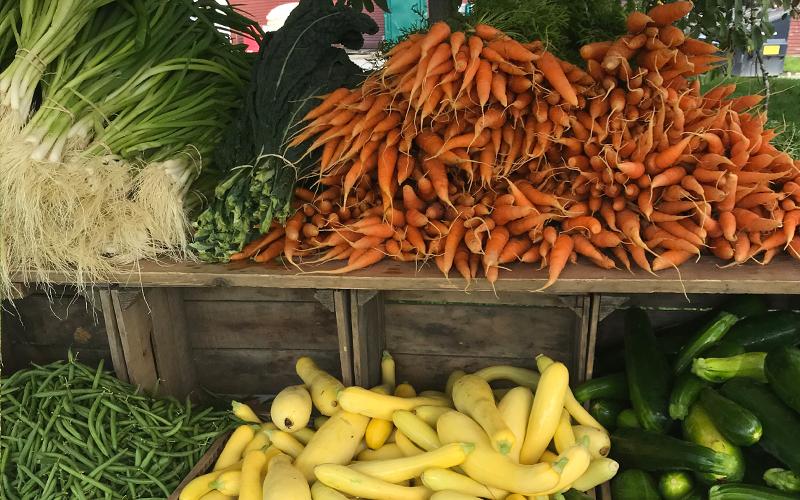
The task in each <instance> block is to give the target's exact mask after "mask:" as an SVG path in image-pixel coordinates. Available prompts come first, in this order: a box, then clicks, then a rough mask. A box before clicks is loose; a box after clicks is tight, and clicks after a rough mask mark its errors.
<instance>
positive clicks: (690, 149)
mask: <svg viewBox="0 0 800 500" xmlns="http://www.w3.org/2000/svg"><path fill="white" fill-rule="evenodd" d="M691 8H692V4H691V2H683V1H679V2H675V3H671V4H667V5H662V6H658V7H655V8H654V9H652V10H651V11H650V12H649V13H648V14H647V15H645V14H642V13H633V14H631V15H630V16H629V18H628V20H627V26H628V30H629V34H628V35H625V36H623V37H621V38H619V39H618V40H616V41H614V42H602V43H595V44H591V45H587V46H585V47H583V49H582V50H581V55H582V57H583V58H584V59H585V60H586V63H587V64H586V66H587V71H584V70H582V69H580V68H578V67H576V66H573V65H571V64H569V63H567V62H564V61H560V60H558V59H557V58H556V57H554V56H553V55H552V54H551V53H549V52H547V51H546V50H544V49H543V48H542V46H541V44H539V43H532V44H521V43H518V42H516V41H514V40H512V39H510V38H509V37H507V36H505V35H504V34H503V33H501V32H499V31H497V30H495V29H494V28H491V27H489V26H485V25H478V26H476V28H475V31H476V33H475V34H474V35H473V36H469V37H467V36H466V35H465V34H464V33H461V32H455V33H450V30H449V28H448V27H447V25H446V24H444V23H438V24H435V25H434V26H433V27H432V28H431V30H430V32H429V33H428V34H427V35H412V36H411V37H410V38H409V39H408V40H407V41H405V42H403V43H401V44H399V45H398V46H396V47H395V48H394V49H393V50H392V51H391V52H390V54H389V56H390V58H389V60H388V61H387V62H386V63H385V64H384V66H383V68H382V70H381V71H379V72H377V73H376V74H374V75H372V76H371V77H370V78H369V79H367V81H366V82H365V83H364V85H363V86H362V87H361V88H359V89H356V90H355V91H352V92H351V91H350V90H348V89H339V90H337V91H336V92H333V93H332V94H330V95H328V96H325V99H324V101H323V102H322V104H320V105H319V106H318V107H317V108H316V109H314V110H313V111H311V112H310V113H309V114H308V115H307V116H306V117H305V120H306V121H307V122H308V125H307V126H306V128H305V129H304V130H303V131H302V132H300V133H299V134H298V136H297V137H295V138H294V142H293V144H300V143H301V142H303V141H304V140H307V139H310V138H314V142H313V145H312V146H311V150H317V149H321V164H320V169H319V178H318V179H316V182H317V183H318V184H320V185H322V186H323V187H324V190H322V191H321V192H320V193H319V194H315V193H313V192H311V191H308V190H305V189H298V190H297V200H296V206H297V208H299V210H298V211H297V213H296V214H295V215H294V216H293V217H292V218H291V219H290V220H289V221H288V223H287V224H286V227H285V228H282V227H280V225H279V224H277V223H273V226H274V228H273V229H272V230H271V231H270V232H268V233H267V234H265V235H263V236H262V237H261V238H259V239H258V240H256V241H253V242H252V243H251V244H249V245H248V246H247V247H245V249H244V250H243V252H241V253H239V254H237V255H235V256H234V259H245V258H250V257H253V258H254V259H255V260H256V261H257V262H264V261H267V260H270V259H274V258H275V257H278V256H279V255H281V254H283V255H284V257H285V259H287V260H288V261H289V262H291V263H292V264H294V265H296V266H298V267H299V265H298V261H301V262H302V258H303V257H305V256H308V255H310V254H315V253H319V252H325V253H324V255H323V256H322V257H319V258H316V257H315V259H314V260H313V262H323V261H328V260H344V259H348V265H346V266H344V267H341V268H338V269H335V270H329V271H320V272H326V273H346V272H349V271H353V270H356V269H361V268H364V267H367V266H369V265H371V264H374V263H376V262H378V261H380V260H382V259H384V258H391V259H394V260H399V261H419V260H427V259H430V258H433V259H434V261H435V262H436V264H437V266H438V267H439V268H440V269H441V270H442V272H444V274H445V275H448V273H449V272H450V271H451V269H452V268H453V267H455V268H456V269H457V270H458V272H459V273H461V274H462V275H463V276H464V278H466V279H467V280H468V281H469V280H471V279H472V278H475V277H476V275H477V272H478V269H479V268H480V267H482V268H483V271H484V273H485V275H486V277H487V278H488V279H489V281H491V282H494V281H495V280H496V279H497V277H498V273H499V270H500V269H501V266H502V265H503V264H506V263H509V262H512V261H515V260H520V261H522V262H529V263H537V262H538V263H540V266H541V268H544V267H549V277H550V279H549V281H548V283H547V285H546V286H545V287H547V286H550V285H552V284H553V283H554V282H555V280H556V279H557V277H558V275H559V274H560V272H561V271H562V270H563V268H564V267H565V265H566V264H567V263H568V262H575V261H576V259H577V258H578V255H582V256H585V257H586V258H587V259H589V260H590V261H592V262H593V263H595V264H596V265H598V266H601V267H604V268H614V267H617V261H619V263H621V264H622V265H623V266H625V267H626V268H628V269H629V270H630V268H631V260H632V261H633V262H634V263H635V264H636V265H638V266H639V267H641V268H643V269H645V270H647V271H648V272H653V271H658V270H661V269H666V268H669V267H674V266H677V265H679V264H681V263H683V262H685V261H687V260H689V259H690V258H692V257H694V256H698V257H699V256H700V254H701V253H702V251H703V249H704V248H706V247H707V248H709V249H710V250H711V252H713V254H714V255H716V256H717V257H720V258H722V259H725V260H731V261H732V262H733V263H743V262H745V261H747V260H749V259H756V260H759V261H760V262H762V263H766V262H768V261H769V260H770V259H771V258H772V257H773V256H774V255H775V254H776V253H778V252H781V251H783V250H784V249H785V250H787V251H789V252H790V253H791V254H792V255H793V256H794V257H795V258H798V259H800V238H796V237H795V229H796V227H797V225H798V222H800V207H798V205H800V162H798V161H793V160H792V159H791V158H790V157H789V155H788V154H786V153H782V152H780V151H778V150H777V149H776V148H775V147H774V146H772V145H771V144H770V140H771V139H772V138H773V137H775V135H776V133H775V132H774V131H773V130H764V129H763V126H764V123H765V122H766V115H765V114H764V113H757V112H748V110H751V108H753V107H754V106H756V105H757V104H758V103H759V101H760V100H761V96H758V95H754V96H744V97H739V98H735V99H727V97H728V96H729V95H730V94H731V93H732V92H733V91H734V85H733V84H731V85H726V86H720V87H717V88H714V89H712V90H710V91H708V92H706V93H705V94H702V95H701V94H700V86H699V82H698V81H697V79H690V78H687V77H692V76H696V75H699V74H701V73H703V72H704V71H708V70H709V69H711V68H713V67H714V65H715V64H718V63H719V62H720V61H721V60H722V58H720V57H717V56H714V55H713V53H714V52H715V48H714V46H712V45H709V44H707V43H704V42H701V41H697V40H694V39H691V38H687V37H684V34H683V32H682V31H681V30H680V29H678V28H676V27H674V26H672V25H671V24H672V23H673V22H675V21H677V20H678V19H680V18H682V17H683V16H685V15H686V14H687V13H688V12H689V10H691ZM634 67H635V68H636V69H634ZM612 256H613V257H614V258H615V259H616V260H617V261H615V260H613V259H612Z"/></svg>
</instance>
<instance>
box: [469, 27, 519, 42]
mask: <svg viewBox="0 0 800 500" xmlns="http://www.w3.org/2000/svg"><path fill="white" fill-rule="evenodd" d="M475 34H476V35H477V36H479V37H480V38H481V39H482V40H486V41H487V42H491V41H492V40H510V38H509V37H508V36H506V34H505V33H503V32H502V31H500V30H499V29H497V28H492V27H491V26H488V25H486V24H476V25H475Z"/></svg>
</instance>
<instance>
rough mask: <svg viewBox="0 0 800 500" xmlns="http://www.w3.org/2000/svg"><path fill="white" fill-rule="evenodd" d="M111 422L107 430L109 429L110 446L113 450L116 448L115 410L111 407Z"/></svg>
mask: <svg viewBox="0 0 800 500" xmlns="http://www.w3.org/2000/svg"><path fill="white" fill-rule="evenodd" d="M110 420H111V423H110V425H109V430H110V431H111V448H113V449H114V450H116V449H117V412H116V411H114V409H113V408H112V409H111V418H110Z"/></svg>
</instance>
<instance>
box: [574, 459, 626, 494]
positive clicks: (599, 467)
mask: <svg viewBox="0 0 800 500" xmlns="http://www.w3.org/2000/svg"><path fill="white" fill-rule="evenodd" d="M618 470H619V464H618V463H617V462H615V461H613V460H611V459H610V458H600V459H597V460H592V463H590V464H589V468H587V469H586V472H584V473H583V475H582V476H581V477H579V478H578V479H576V480H575V481H574V482H573V483H572V487H573V488H575V489H576V490H578V491H587V490H590V489H592V488H594V487H596V486H600V485H601V484H603V483H605V482H606V481H611V479H613V478H614V476H616V475H617V471H618Z"/></svg>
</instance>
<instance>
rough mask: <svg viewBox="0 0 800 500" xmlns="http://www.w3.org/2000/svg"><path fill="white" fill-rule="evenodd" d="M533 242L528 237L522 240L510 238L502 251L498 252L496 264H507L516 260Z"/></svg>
mask: <svg viewBox="0 0 800 500" xmlns="http://www.w3.org/2000/svg"><path fill="white" fill-rule="evenodd" d="M532 246H533V242H532V241H531V240H530V238H528V237H524V238H510V239H509V240H508V243H506V246H505V247H504V248H503V251H502V252H500V257H499V260H498V262H499V263H500V264H507V263H509V262H511V261H514V260H517V259H519V258H521V257H522V255H523V254H525V252H527V251H528V250H530V249H531V247H532Z"/></svg>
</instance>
